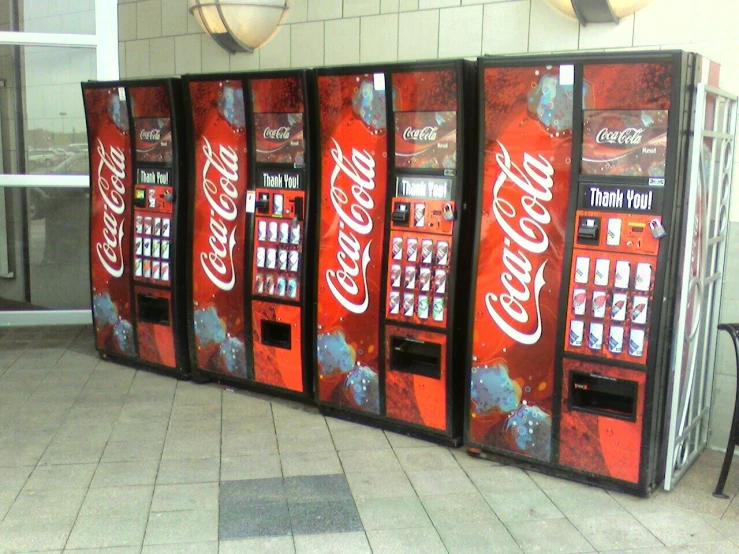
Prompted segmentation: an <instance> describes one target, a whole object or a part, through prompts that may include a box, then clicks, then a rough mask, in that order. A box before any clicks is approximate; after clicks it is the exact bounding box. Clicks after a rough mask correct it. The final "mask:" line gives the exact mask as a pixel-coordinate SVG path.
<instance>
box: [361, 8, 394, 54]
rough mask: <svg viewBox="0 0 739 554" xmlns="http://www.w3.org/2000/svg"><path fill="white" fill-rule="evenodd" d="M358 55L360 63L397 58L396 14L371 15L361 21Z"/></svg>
mask: <svg viewBox="0 0 739 554" xmlns="http://www.w3.org/2000/svg"><path fill="white" fill-rule="evenodd" d="M360 25H361V38H360V43H359V57H360V61H361V62H362V63H371V62H394V61H396V60H397V59H398V14H385V15H371V16H368V17H363V18H362V21H361V24H360Z"/></svg>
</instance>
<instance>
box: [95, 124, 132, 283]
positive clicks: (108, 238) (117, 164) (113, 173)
mask: <svg viewBox="0 0 739 554" xmlns="http://www.w3.org/2000/svg"><path fill="white" fill-rule="evenodd" d="M97 142H98V144H97V153H98V155H99V156H100V162H99V163H98V167H97V183H98V191H99V192H100V196H101V197H102V198H103V240H102V242H98V243H96V244H95V251H96V252H97V255H98V259H99V260H100V263H101V264H103V267H104V268H105V271H107V272H108V273H109V274H110V275H111V276H113V277H115V278H116V279H117V278H119V277H120V276H121V275H123V269H124V264H123V237H124V233H125V231H124V228H123V223H124V221H123V218H121V219H120V220H119V219H118V216H121V215H123V213H124V212H125V211H126V200H125V198H126V155H125V154H124V152H123V150H122V149H120V148H117V147H115V146H111V147H110V149H108V150H107V151H106V148H105V144H103V141H101V140H100V139H97Z"/></svg>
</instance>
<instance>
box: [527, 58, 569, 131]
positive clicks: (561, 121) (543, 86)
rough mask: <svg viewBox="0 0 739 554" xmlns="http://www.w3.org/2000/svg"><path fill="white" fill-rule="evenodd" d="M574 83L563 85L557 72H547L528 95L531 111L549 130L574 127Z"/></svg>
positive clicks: (566, 129) (565, 129)
mask: <svg viewBox="0 0 739 554" xmlns="http://www.w3.org/2000/svg"><path fill="white" fill-rule="evenodd" d="M573 95H574V90H573V86H572V85H564V86H563V85H561V84H560V83H559V75H558V74H557V73H551V72H549V73H545V74H544V75H542V76H541V78H540V79H539V82H538V83H537V85H536V86H535V87H534V88H533V89H532V90H531V92H530V93H529V96H528V108H529V113H530V114H531V115H532V116H534V117H535V118H536V119H538V120H539V122H540V123H541V124H542V125H544V127H546V128H547V130H548V131H549V132H557V133H561V132H563V131H568V130H570V129H572V114H573V109H572V106H573Z"/></svg>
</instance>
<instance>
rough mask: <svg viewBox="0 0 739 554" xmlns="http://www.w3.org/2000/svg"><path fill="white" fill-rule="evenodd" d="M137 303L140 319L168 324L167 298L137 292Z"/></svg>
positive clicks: (158, 323)
mask: <svg viewBox="0 0 739 554" xmlns="http://www.w3.org/2000/svg"><path fill="white" fill-rule="evenodd" d="M138 305H139V313H138V316H139V320H140V321H143V322H145V323H155V324H157V325H166V326H169V299H167V298H161V297H159V296H152V295H150V294H139V295H138Z"/></svg>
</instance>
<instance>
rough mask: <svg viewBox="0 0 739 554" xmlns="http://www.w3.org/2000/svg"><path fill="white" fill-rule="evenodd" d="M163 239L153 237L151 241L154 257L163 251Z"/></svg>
mask: <svg viewBox="0 0 739 554" xmlns="http://www.w3.org/2000/svg"><path fill="white" fill-rule="evenodd" d="M161 245H162V243H161V241H160V240H159V239H153V240H152V241H151V256H152V258H158V257H159V253H160V252H161V248H160V247H161Z"/></svg>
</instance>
